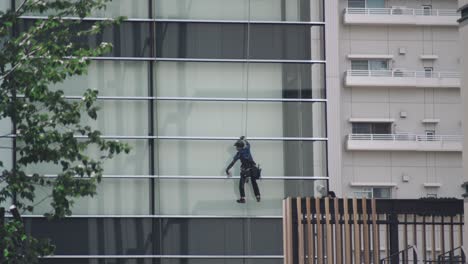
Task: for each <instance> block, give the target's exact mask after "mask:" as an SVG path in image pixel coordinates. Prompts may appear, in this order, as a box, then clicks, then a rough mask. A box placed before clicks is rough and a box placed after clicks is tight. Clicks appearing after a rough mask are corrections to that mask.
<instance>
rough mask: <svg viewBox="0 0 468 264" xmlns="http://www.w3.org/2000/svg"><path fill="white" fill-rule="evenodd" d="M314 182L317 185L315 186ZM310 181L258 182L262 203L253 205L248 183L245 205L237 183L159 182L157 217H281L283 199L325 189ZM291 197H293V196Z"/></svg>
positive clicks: (164, 180) (169, 180) (220, 181)
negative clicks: (240, 200)
mask: <svg viewBox="0 0 468 264" xmlns="http://www.w3.org/2000/svg"><path fill="white" fill-rule="evenodd" d="M315 182H317V184H315ZM319 182H320V181H314V180H260V181H258V185H259V188H260V193H261V196H262V201H261V202H257V201H256V200H255V196H254V194H253V190H252V186H251V184H250V183H248V184H246V185H245V193H246V200H247V202H246V203H245V204H239V203H237V202H236V201H235V200H236V199H238V198H239V189H238V185H239V180H237V179H225V180H219V179H206V180H199V179H197V180H188V179H161V180H159V184H157V185H159V186H158V187H159V188H158V192H157V193H158V194H159V195H160V197H159V201H160V204H159V206H160V213H161V214H164V215H217V216H218V215H220V216H265V215H267V216H281V215H282V208H281V201H282V200H283V199H284V197H287V196H314V195H315V194H321V193H319V192H317V191H320V190H321V189H322V188H323V189H324V190H325V192H326V185H325V186H322V185H323V183H320V184H319ZM293 194H295V195H293Z"/></svg>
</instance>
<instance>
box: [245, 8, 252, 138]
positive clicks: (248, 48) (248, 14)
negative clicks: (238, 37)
mask: <svg viewBox="0 0 468 264" xmlns="http://www.w3.org/2000/svg"><path fill="white" fill-rule="evenodd" d="M250 3H251V0H249V2H248V9H247V18H248V19H247V58H246V59H247V66H246V70H247V72H246V90H245V116H244V136H245V137H247V126H248V116H249V77H250V76H249V75H250V61H249V60H250V20H251V17H250V8H251V6H250Z"/></svg>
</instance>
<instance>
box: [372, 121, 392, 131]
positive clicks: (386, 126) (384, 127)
mask: <svg viewBox="0 0 468 264" xmlns="http://www.w3.org/2000/svg"><path fill="white" fill-rule="evenodd" d="M391 133H392V123H375V124H372V134H391Z"/></svg>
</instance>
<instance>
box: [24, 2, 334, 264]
mask: <svg viewBox="0 0 468 264" xmlns="http://www.w3.org/2000/svg"><path fill="white" fill-rule="evenodd" d="M130 2H131V5H129V3H130ZM36 15H38V14H36ZM116 15H124V16H128V20H126V21H124V22H123V23H122V24H121V25H120V26H115V27H113V28H108V29H106V31H105V32H104V33H103V34H101V35H100V36H97V37H95V38H92V39H79V40H77V41H79V42H81V43H83V44H84V45H90V46H91V47H92V46H94V45H97V44H99V43H100V42H101V41H107V42H111V43H113V45H114V50H113V51H112V52H111V53H109V54H106V55H105V57H102V58H94V59H93V62H92V63H91V65H90V67H89V70H88V73H87V75H85V76H80V77H73V78H70V79H69V80H67V81H66V82H65V83H62V84H59V85H56V86H54V87H51V88H52V89H62V90H64V91H65V94H66V96H68V97H69V99H70V100H76V99H77V98H80V97H79V96H80V95H81V94H82V93H83V91H84V90H85V89H88V88H92V89H97V90H98V91H99V96H100V98H99V101H98V104H99V106H100V107H101V109H102V110H101V111H100V112H99V113H98V121H93V120H88V119H83V122H84V123H87V124H89V125H91V126H93V127H95V128H98V129H100V130H101V131H102V132H103V134H104V135H105V136H107V137H109V138H110V139H116V140H117V139H118V140H120V141H122V142H126V143H128V144H130V145H131V146H132V151H131V153H130V154H129V155H122V156H118V157H116V158H115V159H113V160H110V161H108V162H107V163H106V164H105V178H104V180H103V181H102V183H101V184H100V185H99V187H98V195H97V196H96V197H94V198H83V199H79V200H77V201H76V202H75V204H74V207H73V213H74V214H75V216H74V217H71V218H68V219H66V220H63V221H60V222H47V221H46V220H44V219H41V218H28V220H27V225H28V230H29V231H30V232H32V233H34V234H37V235H38V236H50V235H51V234H52V238H53V241H54V242H55V243H56V244H57V245H58V248H57V255H58V256H56V257H55V258H52V259H48V260H47V262H46V263H80V264H81V263H167V264H172V263H174V264H175V263H252V264H258V263H281V262H282V254H283V253H282V231H281V229H282V226H281V213H282V212H281V211H282V203H281V201H282V199H284V198H285V197H287V196H319V195H324V194H326V191H327V177H328V175H327V166H328V164H327V130H326V103H327V101H326V85H325V53H324V36H323V35H324V24H323V1H322V0H198V1H190V0H151V1H148V0H145V1H125V0H120V1H117V0H114V1H112V3H111V4H110V5H109V7H108V8H107V9H106V10H105V11H101V12H99V13H95V14H93V16H94V17H96V18H101V17H113V16H116ZM33 19H40V18H38V17H36V18H33ZM32 21H33V20H31V18H28V19H26V22H25V26H28V23H31V22H32ZM85 23H86V24H84V25H83V26H85V27H86V26H89V25H90V24H91V22H89V21H88V22H85ZM242 135H245V136H246V137H247V138H248V139H249V142H250V143H251V145H252V154H253V156H254V159H255V161H256V162H257V163H259V164H260V165H261V167H262V168H263V171H262V177H263V178H262V179H261V180H260V181H259V186H260V190H261V194H262V201H261V202H260V203H257V202H256V201H255V197H254V194H253V191H252V187H251V186H250V185H251V184H250V183H249V184H247V185H246V194H247V195H246V196H247V197H246V199H247V203H246V204H237V203H236V202H235V199H237V198H238V196H239V191H238V182H239V174H240V169H239V165H238V164H237V166H234V168H233V169H232V172H233V175H234V176H233V177H232V178H227V177H226V176H225V172H224V171H225V169H226V167H227V165H228V164H229V163H230V162H231V160H232V157H233V156H234V155H235V149H234V147H233V143H234V142H235V140H236V139H237V138H238V137H239V136H242ZM89 151H90V153H91V154H92V153H93V150H92V149H90V150H89ZM31 170H35V171H39V172H42V173H46V174H56V173H57V171H56V170H54V167H53V166H50V165H49V164H39V165H37V166H36V167H34V168H31ZM47 194H48V190H38V191H37V197H38V199H40V197H45V196H46V195H47ZM48 209H49V208H48V206H47V202H44V203H43V204H42V205H41V206H39V207H37V208H36V210H35V212H34V213H33V214H34V215H40V214H42V213H44V212H46V211H47V210H48ZM60 230H63V232H62V231H60ZM65 230H72V232H74V236H73V237H74V239H73V241H70V239H69V238H70V232H69V231H66V232H65ZM70 255H77V256H79V258H73V257H67V256H70ZM116 256H117V257H116ZM126 256H128V257H126ZM135 256H139V257H138V258H136V257H135ZM145 256H146V257H145Z"/></svg>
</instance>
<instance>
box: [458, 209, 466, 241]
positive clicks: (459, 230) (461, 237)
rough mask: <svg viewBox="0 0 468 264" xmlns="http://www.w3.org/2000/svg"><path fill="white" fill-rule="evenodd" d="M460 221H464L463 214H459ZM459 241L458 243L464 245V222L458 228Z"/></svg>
mask: <svg viewBox="0 0 468 264" xmlns="http://www.w3.org/2000/svg"><path fill="white" fill-rule="evenodd" d="M458 221H459V223H463V215H458ZM467 224H468V223H467ZM458 242H459V244H458V245H460V246H462V245H463V224H460V225H459V228H458Z"/></svg>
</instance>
